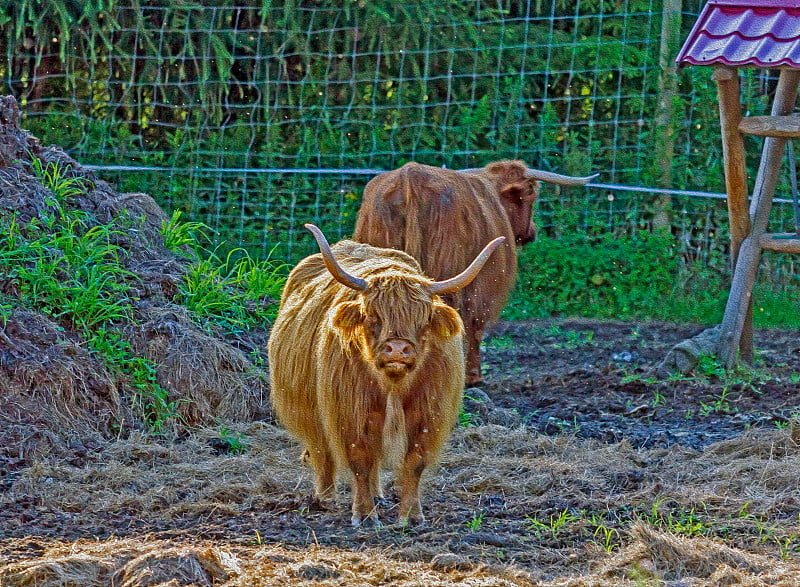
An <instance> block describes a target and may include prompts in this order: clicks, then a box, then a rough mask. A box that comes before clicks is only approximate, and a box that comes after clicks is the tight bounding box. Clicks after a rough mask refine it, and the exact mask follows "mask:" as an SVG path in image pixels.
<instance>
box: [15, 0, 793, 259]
mask: <svg viewBox="0 0 800 587" xmlns="http://www.w3.org/2000/svg"><path fill="white" fill-rule="evenodd" d="M204 4H205V5H204V6H200V5H196V4H183V3H171V2H169V3H168V2H165V1H163V0H162V1H139V0H98V1H97V2H91V3H84V4H72V3H63V0H36V1H34V0H24V1H22V2H11V1H10V0H0V6H2V8H3V10H2V11H0V14H2V15H3V16H0V26H2V36H0V50H2V53H3V55H4V59H3V60H2V61H0V80H1V81H0V85H1V86H2V88H0V89H1V90H2V92H3V93H11V94H13V95H15V96H16V97H17V98H18V100H19V101H20V102H21V105H22V109H23V112H24V113H25V117H26V118H25V126H26V128H27V129H29V130H31V131H32V132H34V133H35V134H37V136H39V137H41V138H42V140H43V141H45V142H52V143H56V144H58V145H60V146H62V147H63V148H64V149H65V150H66V151H68V152H69V153H70V154H71V155H72V156H73V157H75V158H76V159H77V160H79V161H80V162H81V163H84V164H88V165H93V166H95V167H96V169H97V170H98V171H97V172H98V174H99V175H100V176H101V177H102V178H104V179H107V180H109V181H111V182H113V183H115V184H117V185H118V186H119V187H120V189H122V190H124V191H145V192H147V193H150V194H151V195H153V196H154V197H155V198H156V200H157V201H158V202H159V203H160V204H161V205H162V206H163V207H164V208H165V209H166V210H168V211H171V210H175V209H180V210H182V211H184V212H185V215H186V217H187V218H189V219H191V220H194V221H201V222H204V223H206V224H208V225H209V226H211V227H212V228H214V229H215V230H216V231H217V232H218V238H219V239H220V240H224V241H227V242H230V243H231V244H233V245H241V246H243V247H245V248H246V249H248V250H249V251H250V252H251V253H253V254H255V255H256V256H259V257H264V256H266V255H268V254H272V255H274V256H277V257H279V258H282V259H286V260H289V261H294V260H296V259H298V258H299V257H301V256H302V255H304V254H306V253H308V252H309V251H310V250H312V249H311V240H310V238H309V237H308V236H307V235H306V234H305V231H303V230H299V229H300V227H302V224H303V223H304V222H307V221H313V222H315V223H317V224H319V225H320V226H321V227H322V228H323V229H324V230H325V231H326V232H327V233H329V234H330V235H331V236H332V238H338V237H342V236H347V235H348V234H349V233H350V232H351V230H352V228H353V224H354V219H355V214H356V213H357V210H358V205H359V203H360V197H361V193H362V190H363V187H364V185H365V183H366V182H367V181H368V180H369V179H370V178H371V177H372V176H374V175H375V174H376V173H377V172H379V171H380V170H385V169H392V168H395V167H398V166H400V165H401V164H403V163H405V162H407V161H410V160H415V161H418V162H421V163H427V164H431V165H442V166H447V167H450V168H459V167H477V166H481V165H484V164H486V163H488V162H490V161H493V160H497V159H504V158H514V159H522V160H524V161H525V162H526V163H528V164H529V165H530V166H532V167H537V168H540V169H545V170H550V171H557V172H560V173H566V174H571V175H586V174H588V173H589V172H600V173H601V176H600V178H599V179H598V182H601V183H598V184H595V186H594V187H591V186H590V187H588V188H582V189H574V188H571V189H569V190H567V189H560V190H557V189H555V188H554V187H552V186H545V188H544V189H543V191H542V196H541V199H540V203H539V206H538V209H537V223H538V224H539V226H540V227H541V228H543V229H544V232H545V233H548V234H558V233H559V231H566V230H581V231H585V232H586V233H587V234H589V233H592V232H597V231H613V232H617V233H620V234H634V235H635V233H636V231H637V230H640V229H649V228H652V226H653V223H654V221H655V219H656V217H657V216H658V215H659V214H662V215H663V214H664V213H665V212H666V215H667V217H668V218H669V219H670V222H671V226H672V230H673V232H674V233H675V235H676V237H677V239H678V242H679V243H681V246H682V247H684V248H685V251H686V256H687V259H689V260H691V261H702V262H706V263H707V262H710V259H711V258H712V257H713V258H714V259H719V258H720V257H722V258H724V253H725V251H726V249H727V226H726V223H727V217H726V212H725V205H724V202H723V201H722V200H720V199H719V198H715V197H703V196H699V195H696V194H693V195H688V194H683V195H681V194H672V195H671V196H670V197H669V199H665V197H664V195H665V194H664V192H659V191H657V190H655V191H654V190H653V188H668V189H672V190H679V191H681V190H682V191H684V192H691V191H695V192H704V193H712V194H715V193H716V194H718V193H720V192H722V191H723V190H724V180H723V175H722V155H721V140H720V136H719V123H718V115H717V102H716V88H715V86H714V85H713V83H712V81H711V79H710V74H711V71H710V70H709V69H705V68H686V69H684V70H681V71H674V69H670V67H668V65H669V64H670V63H671V61H670V60H671V59H672V58H674V54H675V53H676V52H677V47H665V46H664V41H663V39H665V38H667V37H666V36H665V27H667V26H673V27H675V26H677V27H679V34H678V35H676V36H677V37H679V38H680V39H681V40H682V39H684V38H685V37H686V34H687V33H688V31H689V29H690V27H691V26H692V24H693V23H694V19H695V16H696V15H697V13H698V12H699V9H700V7H701V4H702V2H701V0H683V5H682V10H681V12H679V13H678V15H677V16H678V18H677V19H675V18H674V16H675V15H670V14H667V13H666V12H665V10H664V5H663V3H662V2H661V1H657V0H614V1H613V2H612V1H610V0H577V1H575V0H569V1H567V0H552V1H550V2H543V1H542V0H515V1H512V0H494V1H484V0H470V1H467V2H464V1H462V0H435V1H434V0H421V1H419V2H415V3H398V2H389V1H388V0H372V1H371V2H346V3H341V2H334V1H333V0H317V1H315V2H309V1H297V0H283V1H272V2H270V1H267V0H263V1H259V2H245V1H242V0H240V1H239V2H238V3H237V4H236V5H233V6H230V5H225V4H224V3H222V2H219V1H217V2H207V3H204ZM665 14H667V16H666V17H665V16H664V15H665ZM681 16H682V18H680V17H681ZM670 52H671V53H670ZM665 54H666V55H667V57H668V59H667V61H666V62H665V60H664V55H665ZM742 76H743V79H742V87H743V101H744V103H745V104H746V105H747V108H748V109H749V110H750V111H751V112H750V113H751V114H760V113H764V111H765V109H766V108H767V107H768V104H769V93H770V91H771V90H772V88H773V87H774V75H773V74H772V73H771V72H769V71H761V70H745V71H743V73H742ZM665 80H667V81H670V80H671V83H672V85H673V86H674V87H675V88H676V91H675V93H674V96H671V98H670V100H667V102H668V103H667V104H666V105H665V104H664V100H663V97H664V96H665V95H667V94H666V92H667V90H665V88H667V89H668V88H669V85H666V86H665ZM660 102H661V103H660ZM665 137H667V140H669V141H670V145H671V147H670V150H669V152H668V157H667V156H665V155H664V154H663V153H661V152H660V151H659V150H658V149H659V147H658V145H659V144H660V142H659V141H662V142H663V140H665ZM757 141H758V140H757V139H755V138H749V139H748V147H749V148H748V153H749V157H750V160H749V164H750V166H751V169H753V170H755V169H756V167H757V159H758V156H759V150H760V147H759V143H758V142H757ZM665 160H666V161H667V162H668V165H667V166H666V167H667V168H668V169H666V171H665V166H664V161H665ZM665 174H666V175H665ZM779 191H780V195H783V196H784V197H788V194H789V193H790V190H789V188H788V183H787V182H784V184H783V185H782V186H781V187H780V188H779ZM776 208H777V209H776V211H775V213H774V221H775V222H778V223H780V224H781V225H782V226H788V225H789V224H790V223H791V217H792V214H791V206H790V205H789V204H780V203H779V204H778V206H777V207H776ZM565 212H569V213H565ZM780 229H782V228H780ZM717 262H718V261H717ZM787 263H789V264H788V265H787ZM780 266H781V267H789V269H788V270H790V271H793V267H794V266H793V265H791V262H790V261H786V262H784V261H783V260H782V261H780ZM781 270H783V269H781Z"/></svg>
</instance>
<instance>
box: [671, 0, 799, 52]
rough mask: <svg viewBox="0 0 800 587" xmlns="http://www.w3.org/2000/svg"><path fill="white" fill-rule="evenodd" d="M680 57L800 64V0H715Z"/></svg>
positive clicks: (686, 43) (710, 2)
mask: <svg viewBox="0 0 800 587" xmlns="http://www.w3.org/2000/svg"><path fill="white" fill-rule="evenodd" d="M675 61H676V62H677V63H678V64H679V65H686V64H691V65H716V64H724V65H730V66H734V67H738V66H743V65H751V66H755V67H765V68H768V67H778V66H782V65H785V66H788V67H794V68H800V0H709V2H708V4H706V6H705V7H704V8H703V11H702V12H701V13H700V16H698V17H697V22H696V23H695V25H694V28H693V29H692V32H691V33H689V37H688V38H687V39H686V42H685V43H684V44H683V48H682V49H681V50H680V52H679V53H678V57H677V59H676V60H675Z"/></svg>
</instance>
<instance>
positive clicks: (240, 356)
mask: <svg viewBox="0 0 800 587" xmlns="http://www.w3.org/2000/svg"><path fill="white" fill-rule="evenodd" d="M137 311H138V313H139V314H140V316H141V318H142V321H141V323H140V324H137V325H131V326H129V327H128V328H127V329H126V335H127V337H128V338H129V340H130V342H131V347H132V348H133V351H134V352H135V353H137V354H139V355H141V356H144V357H146V358H147V359H149V360H150V361H152V363H153V364H155V365H158V382H159V383H160V384H161V385H162V386H163V387H164V389H167V390H170V401H178V404H177V405H176V408H177V411H178V413H179V414H180V416H181V419H182V421H183V422H184V423H185V424H188V425H190V426H195V425H203V424H206V425H207V424H209V423H211V422H214V421H216V420H225V421H247V420H252V419H259V418H269V417H270V414H271V412H270V409H269V391H268V382H267V375H266V371H265V370H263V369H256V368H254V366H253V362H252V361H251V360H250V358H249V357H248V356H247V355H245V353H244V352H242V351H241V350H239V349H238V348H236V347H234V346H233V345H231V344H230V343H229V342H228V341H226V340H224V339H221V338H218V337H215V336H211V335H210V334H208V333H207V332H205V331H203V330H202V329H200V328H199V327H197V325H196V324H195V323H194V322H192V320H191V318H190V317H189V315H188V313H187V311H186V309H185V308H183V307H181V306H176V305H174V304H161V305H144V304H141V305H140V306H139V307H138V308H137Z"/></svg>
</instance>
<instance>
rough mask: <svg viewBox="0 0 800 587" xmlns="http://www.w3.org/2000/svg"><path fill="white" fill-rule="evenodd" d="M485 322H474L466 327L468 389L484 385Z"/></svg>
mask: <svg viewBox="0 0 800 587" xmlns="http://www.w3.org/2000/svg"><path fill="white" fill-rule="evenodd" d="M484 328H485V324H484V323H483V322H480V323H479V322H477V321H472V322H470V323H469V324H468V325H467V324H465V325H464V339H465V342H466V345H467V356H466V364H467V365H466V366H467V379H466V384H467V387H474V386H476V385H480V384H481V383H483V376H482V375H481V341H482V340H483V331H484Z"/></svg>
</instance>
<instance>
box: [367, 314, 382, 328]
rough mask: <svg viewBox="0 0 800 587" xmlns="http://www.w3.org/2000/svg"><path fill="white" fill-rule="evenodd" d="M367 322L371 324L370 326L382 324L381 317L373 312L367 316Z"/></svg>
mask: <svg viewBox="0 0 800 587" xmlns="http://www.w3.org/2000/svg"><path fill="white" fill-rule="evenodd" d="M367 324H369V325H370V326H380V325H381V319H380V318H378V317H377V316H375V315H374V314H372V315H370V316H367Z"/></svg>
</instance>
